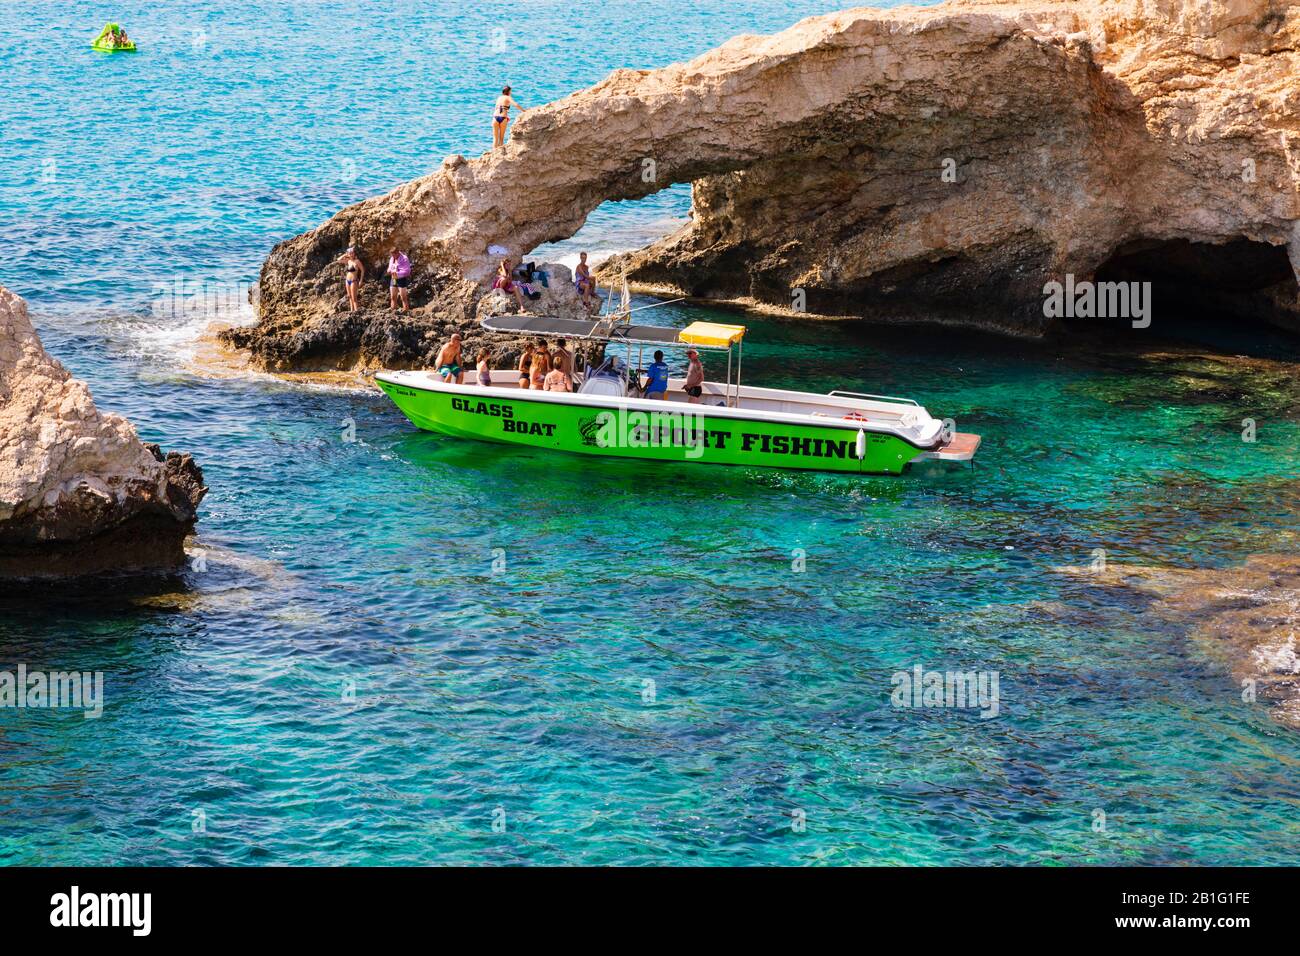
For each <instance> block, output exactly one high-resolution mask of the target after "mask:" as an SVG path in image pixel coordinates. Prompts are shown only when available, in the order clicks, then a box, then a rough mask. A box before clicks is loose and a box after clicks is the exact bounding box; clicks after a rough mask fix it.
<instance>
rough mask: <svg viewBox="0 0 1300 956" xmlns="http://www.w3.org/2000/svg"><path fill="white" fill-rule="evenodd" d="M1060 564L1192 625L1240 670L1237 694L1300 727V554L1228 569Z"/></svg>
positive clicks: (1204, 646) (1209, 652)
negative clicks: (1140, 597)
mask: <svg viewBox="0 0 1300 956" xmlns="http://www.w3.org/2000/svg"><path fill="white" fill-rule="evenodd" d="M1059 570H1061V571H1062V572H1063V573H1067V574H1070V575H1072V576H1075V577H1080V578H1085V577H1086V578H1091V579H1093V580H1096V582H1097V583H1098V584H1099V585H1101V586H1104V587H1110V588H1122V589H1126V590H1129V591H1133V592H1136V593H1139V594H1143V595H1146V596H1147V597H1150V598H1152V599H1153V603H1152V605H1151V607H1150V608H1149V609H1148V613H1151V614H1154V615H1155V616H1156V617H1158V618H1160V619H1162V620H1165V621H1169V622H1172V623H1174V624H1176V625H1178V626H1179V627H1181V628H1184V629H1185V630H1186V633H1187V635H1188V637H1189V638H1190V639H1191V640H1192V641H1193V642H1194V643H1195V645H1196V646H1197V647H1198V648H1200V650H1201V651H1202V653H1203V654H1204V655H1205V656H1206V657H1207V658H1209V659H1211V660H1213V661H1215V662H1216V663H1218V664H1219V665H1220V666H1222V667H1224V668H1225V669H1226V670H1228V671H1229V672H1230V673H1231V674H1232V675H1233V678H1234V680H1235V681H1236V685H1237V686H1236V687H1234V688H1232V692H1233V694H1234V695H1235V694H1237V692H1238V691H1240V697H1241V700H1242V702H1243V703H1245V704H1248V705H1249V704H1254V703H1255V702H1256V701H1259V702H1261V703H1264V704H1266V705H1267V706H1268V707H1269V709H1270V711H1271V713H1272V715H1273V718H1274V719H1275V720H1277V721H1278V722H1279V723H1281V724H1284V725H1285V726H1287V727H1289V728H1291V729H1292V730H1300V647H1297V644H1296V641H1297V638H1298V637H1300V634H1298V633H1297V631H1296V621H1297V620H1298V619H1300V558H1297V557H1296V556H1294V555H1286V554H1258V555H1251V556H1250V557H1249V558H1248V559H1247V560H1246V562H1245V563H1244V564H1241V565H1238V566H1235V567H1227V568H1157V567H1142V566H1134V565H1118V564H1111V565H1109V566H1107V568H1106V569H1105V570H1104V571H1096V570H1092V569H1088V568H1062V569H1059Z"/></svg>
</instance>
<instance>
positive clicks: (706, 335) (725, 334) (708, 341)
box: [677, 322, 745, 349]
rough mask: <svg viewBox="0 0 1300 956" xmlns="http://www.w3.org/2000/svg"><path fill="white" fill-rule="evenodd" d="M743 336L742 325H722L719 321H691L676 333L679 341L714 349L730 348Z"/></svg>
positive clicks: (743, 329)
mask: <svg viewBox="0 0 1300 956" xmlns="http://www.w3.org/2000/svg"><path fill="white" fill-rule="evenodd" d="M744 337H745V327H744V326H743V325H723V324H722V323H720V322H692V323H691V324H690V325H688V326H686V328H684V329H682V330H681V331H680V332H678V333H677V339H678V341H679V342H687V343H689V344H691V345H704V346H710V347H712V348H715V349H725V348H730V347H731V346H732V345H734V344H736V343H737V342H739V341H740V340H741V339H743V338H744Z"/></svg>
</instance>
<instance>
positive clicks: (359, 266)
mask: <svg viewBox="0 0 1300 956" xmlns="http://www.w3.org/2000/svg"><path fill="white" fill-rule="evenodd" d="M335 261H336V262H341V263H343V265H344V266H345V267H346V268H345V269H344V270H343V287H344V288H345V289H346V290H347V293H348V311H349V312H355V311H357V309H359V308H361V305H360V303H359V300H358V298H357V296H358V295H360V294H361V283H362V282H364V281H365V279H366V264H365V263H364V262H362V261H361V257H360V256H358V255H357V250H356V247H355V246H348V251H347V252H345V253H343V255H342V256H340V257H339V258H338V259H336V260H335Z"/></svg>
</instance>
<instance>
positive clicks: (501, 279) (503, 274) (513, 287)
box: [492, 259, 524, 312]
mask: <svg viewBox="0 0 1300 956" xmlns="http://www.w3.org/2000/svg"><path fill="white" fill-rule="evenodd" d="M492 288H494V289H500V290H501V291H502V292H505V293H507V294H508V295H513V296H514V297H515V301H516V302H518V303H519V311H520V312H522V311H524V294H523V292H521V291H520V289H519V286H518V285H517V284H516V283H515V280H514V279H512V278H511V277H510V260H509V259H502V260H501V265H499V266H497V277H496V279H494V280H493V281H492Z"/></svg>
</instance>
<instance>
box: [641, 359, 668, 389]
mask: <svg viewBox="0 0 1300 956" xmlns="http://www.w3.org/2000/svg"><path fill="white" fill-rule="evenodd" d="M645 374H646V380H645V397H646V398H654V399H662V398H663V397H664V396H665V395H666V394H667V393H668V365H667V364H666V363H665V362H664V353H663V352H655V360H654V361H653V362H651V363H650V367H649V368H648V369H646V370H645Z"/></svg>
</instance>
